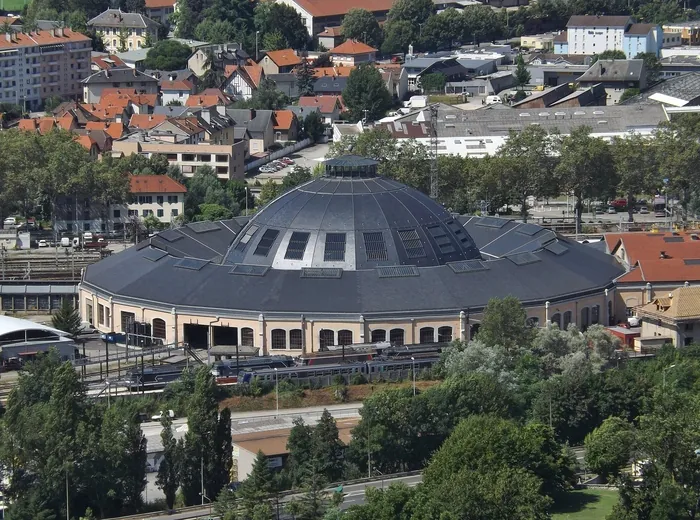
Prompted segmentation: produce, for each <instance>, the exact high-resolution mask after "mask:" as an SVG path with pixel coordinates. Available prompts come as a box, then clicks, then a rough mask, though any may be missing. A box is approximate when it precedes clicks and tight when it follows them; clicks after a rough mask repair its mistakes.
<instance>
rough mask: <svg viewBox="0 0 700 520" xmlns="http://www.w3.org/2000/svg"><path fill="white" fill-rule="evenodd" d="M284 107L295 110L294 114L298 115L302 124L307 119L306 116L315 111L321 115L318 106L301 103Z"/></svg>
mask: <svg viewBox="0 0 700 520" xmlns="http://www.w3.org/2000/svg"><path fill="white" fill-rule="evenodd" d="M284 109H285V110H289V111H291V112H293V113H294V115H295V116H297V120H298V121H299V125H300V126H301V125H303V124H304V119H306V116H308V115H309V114H311V113H312V112H315V113H317V114H319V115H320V112H319V110H318V107H317V106H314V107H300V106H299V105H287V106H286V107H284Z"/></svg>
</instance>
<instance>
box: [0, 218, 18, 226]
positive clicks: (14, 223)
mask: <svg viewBox="0 0 700 520" xmlns="http://www.w3.org/2000/svg"><path fill="white" fill-rule="evenodd" d="M2 226H3V227H4V228H13V227H16V226H17V219H16V218H15V217H7V218H6V219H5V220H3V221H2Z"/></svg>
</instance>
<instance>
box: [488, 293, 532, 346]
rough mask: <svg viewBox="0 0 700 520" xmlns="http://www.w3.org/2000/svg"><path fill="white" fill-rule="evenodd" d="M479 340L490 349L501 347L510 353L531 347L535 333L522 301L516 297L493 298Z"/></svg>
mask: <svg viewBox="0 0 700 520" xmlns="http://www.w3.org/2000/svg"><path fill="white" fill-rule="evenodd" d="M477 338H478V339H479V340H480V341H482V342H483V343H484V344H485V345H486V346H488V347H493V346H496V345H500V346H501V347H503V348H505V349H506V351H508V352H515V351H516V350H518V349H520V348H527V347H529V346H530V344H531V342H532V339H533V332H532V328H531V327H530V326H529V325H528V323H527V312H526V311H525V308H524V307H523V306H522V304H521V303H520V301H519V300H518V299H517V298H516V297H514V296H506V297H505V298H491V299H490V300H489V302H488V304H487V305H486V308H485V309H484V317H483V319H482V320H481V325H480V327H479V332H478V333H477Z"/></svg>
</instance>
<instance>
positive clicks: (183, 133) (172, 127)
mask: <svg viewBox="0 0 700 520" xmlns="http://www.w3.org/2000/svg"><path fill="white" fill-rule="evenodd" d="M148 134H149V135H150V136H151V137H154V138H157V139H159V140H160V141H163V142H166V143H180V144H199V143H202V142H204V134H205V129H204V127H203V126H202V125H200V124H199V120H198V118H197V117H178V118H170V119H166V120H165V121H163V122H162V123H161V124H159V125H156V126H154V127H153V128H152V129H151V130H150V131H149V132H148Z"/></svg>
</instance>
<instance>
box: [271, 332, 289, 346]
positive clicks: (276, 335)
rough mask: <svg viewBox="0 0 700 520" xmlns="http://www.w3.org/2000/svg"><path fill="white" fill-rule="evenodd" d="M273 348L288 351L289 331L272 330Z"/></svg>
mask: <svg viewBox="0 0 700 520" xmlns="http://www.w3.org/2000/svg"><path fill="white" fill-rule="evenodd" d="M272 348H273V349H286V348H287V331H286V330H284V329H273V330H272Z"/></svg>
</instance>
